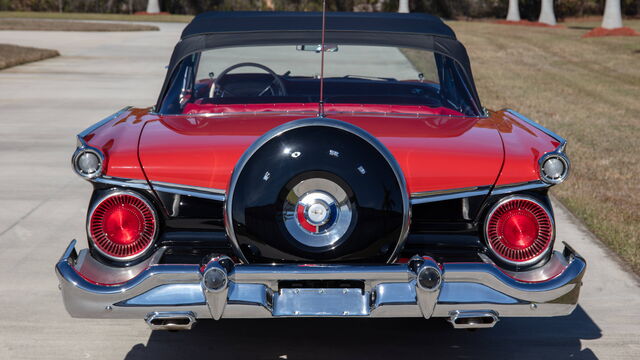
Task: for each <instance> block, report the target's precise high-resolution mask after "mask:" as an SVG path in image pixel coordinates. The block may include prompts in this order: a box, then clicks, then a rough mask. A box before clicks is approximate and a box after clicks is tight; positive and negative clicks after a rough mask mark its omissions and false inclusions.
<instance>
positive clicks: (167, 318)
mask: <svg viewBox="0 0 640 360" xmlns="http://www.w3.org/2000/svg"><path fill="white" fill-rule="evenodd" d="M145 321H146V322H147V325H149V328H150V329H151V330H170V331H177V330H191V328H192V327H193V324H195V323H196V316H195V314H194V313H192V312H191V311H185V312H152V313H149V314H148V315H147V317H146V318H145Z"/></svg>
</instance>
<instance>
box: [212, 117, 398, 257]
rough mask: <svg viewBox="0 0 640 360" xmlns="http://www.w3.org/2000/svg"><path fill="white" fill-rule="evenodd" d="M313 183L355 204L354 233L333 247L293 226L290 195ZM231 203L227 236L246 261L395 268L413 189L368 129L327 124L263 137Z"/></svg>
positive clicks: (237, 179)
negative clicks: (309, 241) (288, 215)
mask: <svg viewBox="0 0 640 360" xmlns="http://www.w3.org/2000/svg"><path fill="white" fill-rule="evenodd" d="M308 179H327V180H329V181H331V182H333V183H335V184H337V185H339V187H341V188H342V189H343V190H344V192H346V194H347V197H348V199H349V202H350V204H351V214H350V216H351V218H350V222H349V227H348V229H347V230H346V232H345V233H344V234H343V235H342V236H340V238H339V240H337V241H335V243H332V244H330V245H326V246H319V247H318V246H308V245H306V244H304V243H303V242H301V241H299V240H298V239H296V237H295V236H294V235H292V233H291V231H289V230H287V227H286V226H285V220H284V213H285V212H284V208H283V205H284V204H285V201H286V200H287V196H288V195H287V194H291V191H292V188H293V187H294V186H296V184H299V183H300V182H302V181H304V180H308ZM313 181H316V180H313ZM313 181H311V182H313ZM225 201H226V203H225V206H226V208H225V223H226V229H227V233H228V235H229V238H230V240H231V242H232V244H233V245H234V247H235V249H236V252H237V253H238V256H239V257H240V258H241V260H243V261H244V262H257V263H264V262H273V261H279V262H389V261H392V260H394V259H395V257H396V256H397V255H398V252H399V251H400V249H401V247H402V245H403V243H404V240H405V238H406V236H407V230H408V226H409V216H410V214H409V213H410V211H409V198H408V194H407V189H406V183H405V180H404V177H403V175H402V173H401V171H400V167H399V166H398V165H397V163H396V161H395V159H394V158H393V156H392V155H391V153H390V152H389V151H388V150H387V149H386V148H385V147H384V146H383V145H382V144H381V143H380V142H379V141H378V140H377V139H375V138H374V137H373V136H372V135H370V134H368V133H367V132H365V131H364V130H362V129H361V128H358V127H356V126H354V125H351V124H348V123H345V122H342V121H338V120H333V119H326V118H314V119H304V120H296V121H293V122H290V123H287V124H284V125H281V126H279V127H277V128H275V129H273V130H271V131H269V132H268V133H266V134H265V135H263V136H262V137H261V138H259V139H258V140H257V141H256V142H255V143H254V144H253V145H252V146H251V147H250V148H249V149H248V150H247V151H246V152H245V154H244V155H243V156H242V158H241V159H240V161H239V162H238V164H237V165H236V167H235V169H234V172H233V175H232V178H231V182H230V186H229V189H228V192H227V198H226V200H225Z"/></svg>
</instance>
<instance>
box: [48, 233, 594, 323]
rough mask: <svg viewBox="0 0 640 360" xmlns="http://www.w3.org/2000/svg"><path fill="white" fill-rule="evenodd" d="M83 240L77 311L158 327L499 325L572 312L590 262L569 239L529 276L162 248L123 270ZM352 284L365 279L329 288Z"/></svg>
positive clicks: (64, 261) (68, 272)
mask: <svg viewBox="0 0 640 360" xmlns="http://www.w3.org/2000/svg"><path fill="white" fill-rule="evenodd" d="M75 245H76V241H75V240H73V241H72V242H71V243H70V244H69V246H68V247H67V249H66V250H65V252H64V254H63V255H62V257H61V258H60V260H59V261H58V263H57V264H56V273H57V275H58V278H59V280H60V289H61V291H62V295H63V299H64V304H65V307H66V309H67V311H68V312H69V314H71V316H73V317H79V318H144V319H145V320H146V321H147V323H148V324H149V325H150V326H151V328H152V329H189V328H191V326H192V325H193V324H194V323H195V322H196V320H197V319H220V318H272V317H382V318H389V317H424V318H431V317H444V318H448V319H449V321H450V322H451V323H452V324H453V326H454V327H456V328H478V327H492V326H493V325H495V323H496V322H497V321H498V319H499V318H500V317H530V316H561V315H568V314H570V313H571V312H572V311H573V309H574V308H575V307H576V304H577V301H578V295H579V292H580V287H581V285H582V276H583V275H584V271H585V268H586V262H585V260H584V259H583V258H582V257H580V256H579V255H578V254H577V253H576V252H575V251H574V250H573V249H572V248H571V247H569V246H568V245H566V244H565V249H564V251H563V252H562V253H561V252H558V251H556V252H554V253H553V255H552V257H551V259H550V260H549V261H548V262H547V263H546V264H545V265H544V266H542V267H539V268H536V269H534V270H529V271H524V272H508V271H505V270H503V269H501V268H499V267H498V266H496V265H495V264H493V263H492V262H491V261H489V260H486V262H477V263H442V264H438V263H436V262H435V261H434V260H433V259H431V258H429V257H418V256H416V257H414V258H412V259H411V260H410V261H409V262H408V263H402V264H381V265H360V264H353V265H324V264H323V265H320V264H277V265H262V264H260V265H258V264H234V263H233V262H232V261H231V259H229V258H228V257H226V256H220V257H214V258H213V259H212V260H211V261H210V262H209V263H208V264H207V265H205V266H199V265H173V264H159V263H158V259H160V257H161V256H162V252H163V249H160V250H158V252H157V253H156V254H155V255H154V256H152V257H151V258H150V259H149V260H147V261H145V262H144V263H142V264H139V265H137V266H135V267H129V268H118V267H109V266H106V265H104V264H102V263H99V262H98V261H96V260H94V259H93V258H92V257H91V255H90V254H89V252H88V250H86V249H85V250H82V251H80V252H79V253H78V252H76V249H75ZM345 282H346V283H347V284H349V283H351V284H359V285H358V286H357V287H355V286H354V287H332V286H330V285H329V286H327V284H335V283H341V284H344V283H345ZM285 284H286V285H285ZM292 284H293V285H292ZM295 284H318V286H311V287H308V286H305V287H296V286H295ZM342 286H344V285H342Z"/></svg>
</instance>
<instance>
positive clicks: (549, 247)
mask: <svg viewBox="0 0 640 360" xmlns="http://www.w3.org/2000/svg"><path fill="white" fill-rule="evenodd" d="M512 200H527V201H531V202H533V203H535V204H536V205H538V206H540V207H541V208H542V209H543V210H544V211H545V212H546V213H547V216H549V221H551V241H549V244H547V248H546V249H545V250H544V251H543V252H542V253H540V255H538V256H536V257H534V258H533V259H530V260H527V261H520V262H518V261H512V260H509V259H507V258H505V257H503V256H502V255H500V254H498V252H497V251H495V249H494V248H493V246H492V245H491V242H490V241H489V239H488V234H489V219H491V217H492V216H493V213H495V212H496V210H497V209H498V208H499V207H500V206H501V205H503V204H504V203H506V202H509V201H512ZM483 235H484V239H485V243H486V245H487V247H488V248H489V250H491V253H492V254H493V255H495V256H496V257H497V258H499V259H500V260H501V261H503V262H505V263H507V264H510V265H516V266H527V265H531V264H535V263H536V262H538V261H540V259H542V258H544V257H545V256H547V255H548V254H549V251H551V250H552V249H553V243H554V241H555V238H556V222H555V220H554V218H553V214H552V213H551V211H549V209H548V208H547V207H546V206H544V204H542V203H541V202H540V201H538V200H536V199H534V198H532V197H530V196H525V195H510V196H506V197H503V198H502V199H500V201H498V202H496V203H495V204H494V205H493V206H492V207H491V210H489V212H488V213H487V216H486V217H485V218H484V234H483Z"/></svg>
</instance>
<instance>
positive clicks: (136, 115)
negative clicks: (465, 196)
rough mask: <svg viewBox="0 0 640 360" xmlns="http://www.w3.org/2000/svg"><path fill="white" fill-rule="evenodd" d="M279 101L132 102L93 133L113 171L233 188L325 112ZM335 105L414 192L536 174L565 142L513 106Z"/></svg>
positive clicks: (92, 141) (332, 110)
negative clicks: (279, 136) (303, 123)
mask: <svg viewBox="0 0 640 360" xmlns="http://www.w3.org/2000/svg"><path fill="white" fill-rule="evenodd" d="M277 105H280V106H277V109H275V110H276V111H271V112H269V111H265V110H266V109H272V110H274V107H273V106H274V104H267V105H261V104H253V105H240V106H238V105H233V106H222V107H221V106H219V108H218V109H217V110H219V111H220V112H224V113H225V114H223V113H220V114H216V115H214V116H203V115H195V116H189V115H171V116H162V115H156V114H152V113H150V112H149V109H132V110H129V111H126V112H124V113H123V114H121V115H120V116H118V117H116V118H114V119H113V120H111V121H110V122H108V123H106V124H105V125H103V126H102V127H100V128H98V129H96V130H95V131H93V132H92V133H90V134H88V135H87V136H85V138H84V139H85V141H86V142H87V143H88V144H89V145H90V146H93V147H96V148H98V149H100V150H101V151H102V152H103V153H104V154H105V158H106V161H105V168H104V173H105V175H108V176H112V177H120V178H127V179H147V180H149V181H152V182H166V183H174V184H180V185H187V186H196V187H204V188H213V189H226V188H227V186H228V182H229V179H230V177H231V172H232V171H233V168H234V166H235V164H236V163H237V161H238V160H239V158H240V157H241V156H242V154H243V153H244V152H245V151H246V150H247V148H248V147H249V146H250V145H251V144H252V143H253V142H254V141H255V140H256V139H257V138H258V137H260V136H261V135H263V134H264V133H266V132H267V131H269V130H271V129H273V128H274V127H276V126H279V125H281V124H284V123H286V122H289V121H293V120H296V119H303V118H310V117H313V116H315V110H316V109H317V108H316V107H314V106H313V105H312V104H277ZM316 105H317V104H316ZM201 106H205V105H201ZM212 109H213V108H212ZM212 109H209V108H207V110H208V113H210V114H211V113H212V112H211V110H212ZM365 109H366V110H367V112H366V113H364V112H361V113H359V112H358V110H359V111H363V110H365ZM287 110H288V111H290V112H287ZM191 111H195V110H194V108H192V109H191ZM326 111H327V113H328V114H327V116H328V117H331V118H334V119H337V120H341V121H345V122H348V123H351V124H353V125H356V126H358V127H361V128H362V129H364V130H366V131H368V132H369V133H371V134H372V135H373V136H375V137H376V138H378V139H379V140H380V141H381V142H382V143H383V144H384V145H385V146H386V147H387V148H388V149H389V150H390V151H391V153H392V154H393V155H394V157H395V158H396V160H397V161H398V163H399V165H400V167H401V168H402V170H403V172H404V176H405V178H406V180H407V186H408V188H409V192H410V193H412V194H416V193H422V192H429V191H438V190H448V189H458V188H468V187H475V186H486V185H493V184H497V185H503V184H515V183H522V182H529V181H535V180H538V179H539V174H538V168H539V166H538V160H539V158H540V157H541V156H542V155H543V154H545V153H547V152H549V151H553V150H554V149H555V148H557V146H558V145H559V143H558V142H557V141H556V140H554V139H553V138H551V137H550V136H548V135H547V134H545V133H544V132H542V131H540V130H538V129H537V128H535V127H533V126H531V125H529V124H527V123H526V122H524V121H522V120H520V119H518V118H517V117H515V116H513V115H511V114H510V113H507V112H504V111H498V112H492V113H491V114H490V116H489V117H487V118H475V117H463V116H443V115H440V114H439V111H441V109H430V108H428V107H417V106H386V105H373V107H372V106H371V105H366V106H365V105H363V106H362V107H360V106H357V105H340V106H328V107H327V108H326ZM447 111H449V112H451V110H447ZM229 112H232V113H235V114H228V115H227V114H226V113H229ZM213 113H215V112H213ZM319 140H321V141H324V140H323V139H319ZM140 165H142V166H143V167H144V170H143V169H142V167H141V166H140Z"/></svg>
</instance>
